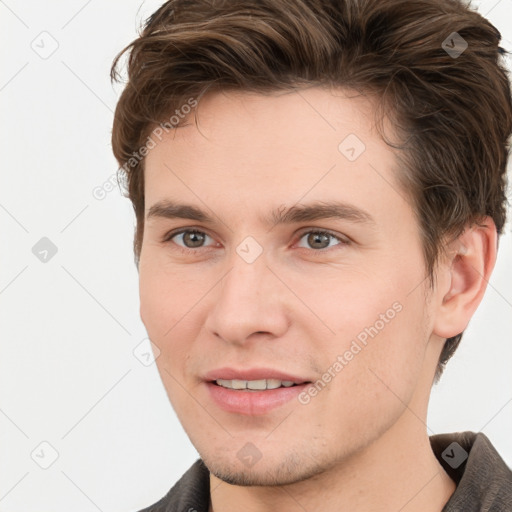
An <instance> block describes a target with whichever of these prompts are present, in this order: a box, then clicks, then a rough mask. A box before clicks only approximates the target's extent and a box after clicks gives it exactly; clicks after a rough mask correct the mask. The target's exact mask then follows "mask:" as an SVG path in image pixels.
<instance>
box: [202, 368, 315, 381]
mask: <svg viewBox="0 0 512 512" xmlns="http://www.w3.org/2000/svg"><path fill="white" fill-rule="evenodd" d="M219 379H222V380H235V379H236V380H263V379H277V380H281V381H283V380H284V381H291V382H293V383H294V384H302V383H303V382H311V381H310V380H308V379H305V378H303V377H297V376H296V375H291V374H289V373H284V372H282V371H280V370H274V369H273V368H246V369H240V370H237V369H236V368H217V369H216V370H211V371H209V372H208V373H206V374H205V375H204V380H206V381H209V382H213V381H216V380H219Z"/></svg>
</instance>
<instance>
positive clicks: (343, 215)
mask: <svg viewBox="0 0 512 512" xmlns="http://www.w3.org/2000/svg"><path fill="white" fill-rule="evenodd" d="M151 218H166V219H189V220H195V221H198V222H204V223H205V224H213V223H215V219H214V217H213V216H211V215H210V214H208V213H206V212H205V211H203V210H201V209H200V208H198V207H196V206H193V205H189V204H181V203H177V202H174V201H170V200H163V201H158V202H157V203H155V204H154V205H152V206H151V207H150V208H149V210H148V213H147V216H146V219H147V220H148V219H151ZM320 219H341V220H348V221H351V222H355V223H358V224H368V225H370V226H374V225H375V220H374V218H373V217H372V216H371V215H370V214H369V213H368V212H367V211H365V210H362V209H361V208H357V207H356V206H353V205H351V204H348V203H343V202H339V201H330V202H324V201H317V202H313V203H310V204H302V205H293V206H291V207H286V206H281V207H280V208H276V209H274V210H273V211H271V212H270V215H268V216H264V217H262V218H260V219H259V220H260V221H261V222H262V223H263V224H265V225H272V226H274V225H277V224H293V223H299V222H308V221H314V220H320Z"/></svg>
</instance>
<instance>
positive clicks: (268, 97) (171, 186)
mask: <svg viewBox="0 0 512 512" xmlns="http://www.w3.org/2000/svg"><path fill="white" fill-rule="evenodd" d="M373 114H374V107H373V104H372V103H371V102H370V101H369V100H368V99H367V98H366V97H364V96H361V95H357V94H356V93H352V92H347V91H343V90H332V89H331V90H327V89H324V88H319V87H315V88H309V89H304V90H300V91H299V90H297V91H293V92H278V93H272V94H265V95H264V94H256V93H249V92H232V91H229V92H226V91H224V92H216V93H212V94H209V95H205V96H204V97H202V98H201V100H200V101H199V104H198V107H197V108H196V110H195V111H194V112H193V115H189V117H188V119H186V121H187V123H186V124H185V125H184V126H182V127H180V128H178V129H176V130H173V131H170V132H168V133H166V134H164V135H163V137H162V140H161V141H157V144H156V145H155V147H154V148H153V149H151V150H150V152H149V154H148V155H147V156H146V165H145V167H146V172H145V190H146V198H147V201H146V205H147V208H149V207H150V206H151V204H153V203H155V202H156V201H158V200H162V199H166V198H168V197H169V195H170V196H172V197H174V198H176V197H182V196H183V195H186V196H187V197H189V198H190V199H194V203H195V204H198V198H201V197H202V198H207V197H210V196H211V194H212V193H215V198H216V199H212V200H213V201H214V202H219V203H221V204H222V201H223V199H224V200H226V201H229V202H230V203H231V204H233V203H237V206H240V207H243V206H244V205H245V206H246V207H247V206H249V205H250V204H251V203H254V202H255V201H256V202H257V203H258V204H260V205H261V204H262V202H268V204H273V205H278V204H283V202H289V201H292V202H296V201H299V200H301V198H304V199H306V196H308V197H307V199H310V200H315V199H323V198H326V199H327V198H328V196H330V197H329V199H332V200H335V199H336V200H338V199H339V200H344V201H347V202H350V203H354V202H357V201H359V200H363V202H365V199H364V198H365V196H367V198H366V202H368V200H367V199H368V197H371V196H373V197H374V199H375V197H382V196H384V197H388V199H389V201H388V202H391V203H392V202H397V201H400V200H401V198H400V193H398V189H399V186H398V182H397V180H396V176H395V175H394V174H395V171H394V168H395V167H396V155H395V153H394V150H392V148H390V147H389V146H387V145H386V144H385V142H384V141H383V140H382V139H381V137H380V135H379V134H378V133H377V131H376V130H375V127H374V125H373V120H374V115H373ZM397 193H398V195H397ZM194 196H195V197H194ZM402 199H403V198H402ZM376 206H378V205H376ZM242 211H243V209H242Z"/></svg>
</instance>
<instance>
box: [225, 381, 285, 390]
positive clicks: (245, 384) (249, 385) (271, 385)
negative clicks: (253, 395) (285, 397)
mask: <svg viewBox="0 0 512 512" xmlns="http://www.w3.org/2000/svg"><path fill="white" fill-rule="evenodd" d="M215 382H216V383H217V384H218V385H219V386H222V387H224V388H229V389H252V390H256V391H261V390H264V389H277V388H279V387H281V386H283V387H285V388H289V387H290V386H293V384H294V383H293V382H292V381H291V380H278V379H261V380H238V379H233V380H224V379H217V380H216V381H215Z"/></svg>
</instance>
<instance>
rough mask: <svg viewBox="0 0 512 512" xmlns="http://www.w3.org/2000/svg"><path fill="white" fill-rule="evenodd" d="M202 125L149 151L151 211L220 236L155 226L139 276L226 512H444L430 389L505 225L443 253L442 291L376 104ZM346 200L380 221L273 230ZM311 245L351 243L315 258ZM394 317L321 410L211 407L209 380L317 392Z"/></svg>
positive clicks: (214, 104) (293, 110)
mask: <svg viewBox="0 0 512 512" xmlns="http://www.w3.org/2000/svg"><path fill="white" fill-rule="evenodd" d="M198 109H199V116H198V120H197V122H198V124H197V125H196V123H195V122H194V120H193V119H191V120H190V122H189V123H188V124H187V125H185V126H183V127H180V128H179V129H177V130H175V131H173V132H172V133H168V134H167V135H166V136H165V137H164V138H162V140H161V141H160V142H158V143H157V144H156V146H155V147H154V148H153V149H152V150H151V151H150V152H149V154H148V155H147V157H146V171H145V200H146V212H149V209H150V208H151V206H152V205H154V204H155V203H157V202H159V201H162V200H173V201H179V202H181V203H185V204H190V205H194V206H197V207H199V208H201V209H204V210H206V211H207V212H208V213H209V214H211V215H213V216H214V223H212V224H207V223H205V222H198V221H192V220H188V219H169V218H160V217H151V218H148V219H147V220H146V225H145V230H144V237H143V243H142V251H141V257H140V265H139V273H140V300H141V318H142V320H143V322H144V325H145V327H146V329H147V331H148V335H149V337H150V339H151V340H152V342H153V343H154V344H155V345H156V346H157V347H158V348H159V350H160V356H159V357H158V358H157V365H158V370H159V372H160V375H161V378H162V380H163V383H164V385H165V388H166V390H167V393H168V396H169V399H170V402H171V404H172V406H173V408H174V410H175V411H176V414H177V416H178V418H179V420H180V422H181V424H182V425H183V428H184V429H185V431H186V433H187V434H188V436H189V438H190V440H191V442H192V443H193V445H194V446H195V448H196V449H197V451H198V453H199V454H200V456H201V458H202V459H203V461H204V462H205V464H206V465H207V467H208V468H209V470H210V486H211V499H210V512H211V511H215V512H228V511H235V510H237V511H238V510H247V511H254V512H256V511H258V512H263V511H271V510H286V511H295V510H297V511H303V510H318V509H319V507H320V506H321V508H322V510H323V511H325V512H328V511H334V510H336V511H339V510H347V511H356V510H372V511H374V512H379V511H390V510H401V511H402V512H404V511H405V512H407V511H432V512H434V511H440V510H441V509H442V507H443V505H444V504H445V503H446V502H447V501H448V499H449V497H450V496H451V494H452V493H453V491H454V489H455V484H454V482H453V481H452V480H451V479H450V478H449V477H448V475H447V474H446V473H445V472H444V470H443V469H442V467H441V466H440V464H439V463H438V461H437V459H436V458H435V456H434V454H433V452H432V451H431V448H430V444H429V440H428V434H429V432H428V430H427V426H426V423H425V422H426V417H427V407H428V400H429V395H430V389H431V386H432V382H433V377H434V372H435V368H436V364H437V361H438V358H439V354H440V352H441V349H442V344H443V342H444V340H445V338H446V337H449V336H453V335H455V334H457V333H459V332H461V331H462V330H464V328H465V327H466V325H467V323H468V322H469V319H470V318H471V315H472V314H473V312H474V310H475V309H476V307H477V306H478V304H479V302H480V300H481V298H482V295H483V293H484V291H485V283H486V281H487V280H488V278H489V275H490V272H491V271H492V267H493V265H494V260H495V254H496V230H495V227H494V224H493V223H492V221H491V220H490V219H484V220H483V221H482V224H481V225H480V226H475V227H468V229H467V230H466V231H465V232H464V233H463V234H462V235H461V236H460V237H459V238H458V239H456V240H454V241H453V242H451V243H450V245H449V246H447V252H446V255H444V256H443V258H442V260H441V261H440V263H439V266H438V267H437V269H436V276H437V278H436V281H435V286H434V287H433V289H431V287H430V285H429V282H428V279H425V277H426V274H425V262H424V260H423V253H422V245H421V238H420V233H419V227H418V223H417V221H416V218H415V216H414V214H413V210H412V207H411V204H410V203H409V201H408V199H407V194H406V192H405V191H402V190H401V189H400V187H399V185H398V180H397V179H396V173H397V172H398V171H397V170H396V164H397V160H396V155H395V153H394V152H393V151H394V150H392V149H391V148H389V147H388V146H387V145H386V144H385V143H384V142H383V141H382V140H381V139H380V137H379V135H378V134H377V132H376V131H375V129H374V127H373V124H372V111H373V106H372V104H371V103H370V102H369V101H368V100H367V99H365V98H364V97H354V96H353V95H351V97H349V96H348V95H346V93H344V92H343V91H341V90H336V91H333V90H327V89H322V88H319V87H312V88H309V89H303V90H301V91H300V92H288V93H276V94H273V95H258V94H250V93H247V92H243V93H240V92H237V93H235V92H229V93H228V92H224V93H218V92H217V93H210V94H209V95H206V96H204V97H203V98H202V99H201V101H200V103H199V107H198ZM196 113H197V111H196ZM388 128H389V127H388ZM350 133H353V134H356V135H357V137H358V138H359V139H360V140H361V141H363V143H364V145H365V147H366V149H365V150H364V152H363V153H362V154H361V155H360V156H359V157H358V158H357V159H356V160H355V161H349V160H348V159H347V158H346V157H345V156H344V154H342V152H340V150H339V149H338V146H339V144H340V142H342V141H343V140H344V139H345V137H346V136H347V135H348V134H350ZM331 200H338V201H343V202H346V203H350V204H351V205H353V206H355V207H357V208H359V209H362V210H365V211H366V212H367V213H368V214H369V215H371V217H372V218H373V219H374V224H366V223H361V222H353V221H351V220H347V219H329V218H327V219H318V220H315V221H308V222H298V223H295V224H291V225H287V224H282V225H281V224H279V225H275V226H271V225H267V224H264V223H263V222H262V221H261V219H260V217H262V216H265V215H268V214H269V212H270V211H271V210H272V209H274V208H281V209H283V208H285V207H291V206H293V205H294V204H296V203H299V204H309V203H310V202H314V201H331ZM177 228H188V229H192V230H194V229H195V230H198V231H201V232H202V233H204V234H205V235H207V236H204V235H203V239H204V242H203V244H202V245H199V246H198V245H197V243H196V244H195V245H194V243H193V242H192V243H191V242H190V240H189V239H188V238H187V237H186V236H183V234H182V235H177V236H175V237H174V238H172V239H169V240H167V241H163V239H164V238H165V236H166V234H168V233H169V232H171V231H172V230H177ZM315 229H317V230H318V229H323V230H328V231H330V232H332V233H333V234H334V235H336V236H339V237H340V239H341V240H342V241H344V242H348V243H341V242H340V241H339V240H337V239H336V238H335V237H327V239H326V240H325V239H324V242H325V243H324V244H323V245H322V242H320V244H319V243H318V242H317V244H316V245H315V241H314V240H311V237H308V234H310V233H311V231H313V232H314V231H315ZM248 236H251V237H253V238H254V239H255V240H256V241H257V242H258V244H259V245H260V246H261V248H262V249H263V252H262V254H261V255H260V256H259V257H258V258H257V259H256V260H255V261H254V262H253V263H247V262H246V261H245V260H244V259H243V258H242V257H240V256H239V255H238V254H237V252H236V248H237V246H239V244H240V243H241V242H242V241H243V240H244V239H245V238H246V237H248ZM201 240H202V239H201ZM185 244H187V245H188V248H189V252H188V253H183V252H181V251H180V248H184V247H185V248H186V247H187V245H185ZM396 303H398V304H399V305H400V306H401V311H400V312H399V313H397V314H396V315H395V316H394V318H393V319H392V320H389V321H388V322H387V323H386V324H385V327H384V328H382V329H381V330H380V331H379V332H378V334H377V335H376V336H375V337H373V338H371V339H369V341H368V343H367V345H366V346H365V347H364V349H362V350H361V351H360V352H359V353H357V355H355V356H354V357H353V358H352V359H351V360H350V361H349V362H348V363H347V364H346V365H344V367H343V369H342V370H341V371H339V372H338V373H336V374H335V377H334V378H332V379H331V381H330V382H329V383H328V384H327V385H326V386H325V388H324V389H322V390H321V391H320V392H319V393H318V394H317V395H316V396H314V397H313V398H311V400H310V401H309V403H307V404H305V405H304V404H301V403H299V401H297V400H292V401H291V402H289V403H287V404H285V405H283V406H280V407H279V408H277V409H274V410H273V411H270V412H269V413H267V414H264V415H259V416H251V415H242V414H235V413H229V412H226V411H224V410H222V409H220V408H219V407H218V406H217V405H216V404H215V403H214V402H212V400H211V399H210V397H209V394H208V392H207V389H206V386H205V383H204V382H203V381H202V376H203V375H204V374H205V373H206V372H207V371H210V370H212V369H215V368H220V367H224V366H231V367H235V368H248V367H261V366H264V367H271V368H275V369H279V370H282V371H284V372H287V373H290V374H293V375H297V376H302V377H303V378H304V379H305V380H311V381H313V382H315V381H316V380H317V379H321V378H322V375H323V374H324V373H325V372H326V371H327V370H328V368H330V367H331V368H332V366H333V364H334V363H335V361H336V360H337V356H338V355H340V354H344V353H345V351H346V350H347V349H349V348H350V345H351V342H352V341H353V340H354V339H355V337H356V336H357V335H358V334H359V333H361V332H362V331H363V330H364V329H365V328H368V327H370V326H373V325H375V323H376V320H378V319H379V315H381V314H385V312H386V311H387V310H389V308H391V307H392V305H393V304H396ZM248 442H250V443H252V444H253V445H254V446H255V447H256V448H257V450H258V451H259V453H261V458H260V459H259V460H258V462H257V463H256V464H254V465H253V466H252V467H248V466H247V465H246V464H244V463H243V462H242V461H241V460H240V459H239V458H238V457H237V452H238V451H239V450H240V449H241V448H243V447H244V445H246V443H248Z"/></svg>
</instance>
